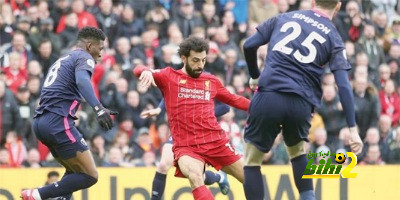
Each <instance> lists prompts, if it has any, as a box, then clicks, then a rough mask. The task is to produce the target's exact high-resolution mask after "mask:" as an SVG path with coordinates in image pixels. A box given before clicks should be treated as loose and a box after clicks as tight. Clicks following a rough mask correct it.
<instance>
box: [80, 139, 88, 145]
mask: <svg viewBox="0 0 400 200" xmlns="http://www.w3.org/2000/svg"><path fill="white" fill-rule="evenodd" d="M81 143H82V144H83V145H84V146H87V144H86V141H85V139H83V138H82V139H81Z"/></svg>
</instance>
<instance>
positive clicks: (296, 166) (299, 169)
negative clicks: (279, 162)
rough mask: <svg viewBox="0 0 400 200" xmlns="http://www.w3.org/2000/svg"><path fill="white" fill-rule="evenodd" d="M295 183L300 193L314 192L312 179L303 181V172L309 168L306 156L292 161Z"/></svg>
mask: <svg viewBox="0 0 400 200" xmlns="http://www.w3.org/2000/svg"><path fill="white" fill-rule="evenodd" d="M291 162H292V169H293V176H294V182H295V183H296V187H297V190H298V191H299V193H301V192H303V191H307V190H313V183H312V179H302V178H301V177H302V176H303V172H304V170H305V169H306V166H307V162H308V161H307V158H306V155H305V154H303V155H301V156H298V157H296V158H293V159H291Z"/></svg>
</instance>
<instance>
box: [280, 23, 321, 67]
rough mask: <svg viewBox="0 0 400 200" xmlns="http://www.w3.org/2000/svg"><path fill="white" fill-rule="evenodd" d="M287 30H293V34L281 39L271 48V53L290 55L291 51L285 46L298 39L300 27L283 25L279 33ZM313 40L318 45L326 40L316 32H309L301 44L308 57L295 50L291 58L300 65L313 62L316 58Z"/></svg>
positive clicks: (292, 24)
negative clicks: (278, 52)
mask: <svg viewBox="0 0 400 200" xmlns="http://www.w3.org/2000/svg"><path fill="white" fill-rule="evenodd" d="M289 28H292V29H293V32H291V33H290V34H289V35H287V36H286V37H285V38H283V39H282V40H281V41H279V42H278V43H276V44H275V46H274V48H272V50H273V51H280V52H282V53H284V54H287V55H290V54H291V53H292V52H293V49H292V48H290V47H287V46H286V45H287V44H288V43H289V42H291V41H292V40H294V39H296V38H297V37H299V35H300V34H301V26H300V24H298V23H297V22H287V23H285V24H284V25H283V26H282V28H281V30H280V31H281V32H286V31H288V29H289ZM314 40H317V41H318V42H319V43H321V44H322V43H324V42H325V41H326V39H325V38H324V37H322V36H321V35H320V34H318V33H317V32H314V31H313V32H311V33H310V35H308V37H307V38H306V39H305V40H304V41H303V42H302V43H301V45H303V46H304V47H306V48H307V49H308V51H309V53H308V55H302V54H301V53H300V51H299V50H296V51H295V52H294V54H293V56H294V57H295V58H296V60H297V61H299V62H301V63H306V64H307V63H311V62H314V60H315V57H316V56H317V49H316V48H315V46H314V45H313V44H312V42H313V41H314Z"/></svg>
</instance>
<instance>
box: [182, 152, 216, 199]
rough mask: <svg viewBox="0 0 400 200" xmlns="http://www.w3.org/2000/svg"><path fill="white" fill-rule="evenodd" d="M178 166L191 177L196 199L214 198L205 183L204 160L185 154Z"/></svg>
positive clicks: (184, 173)
mask: <svg viewBox="0 0 400 200" xmlns="http://www.w3.org/2000/svg"><path fill="white" fill-rule="evenodd" d="M178 167H179V171H180V172H182V174H183V175H184V176H185V177H187V178H188V179H189V182H190V186H191V187H192V189H193V191H192V193H193V197H194V199H195V200H212V199H214V197H213V195H212V193H211V191H210V190H209V189H207V187H206V186H205V185H204V178H203V172H204V167H205V165H204V162H203V161H201V160H199V159H196V158H193V157H190V156H188V155H183V156H181V157H180V158H179V159H178Z"/></svg>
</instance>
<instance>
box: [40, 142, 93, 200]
mask: <svg viewBox="0 0 400 200" xmlns="http://www.w3.org/2000/svg"><path fill="white" fill-rule="evenodd" d="M63 161H64V162H65V163H67V165H69V166H71V168H72V171H73V173H67V174H66V175H64V177H63V178H62V179H61V180H60V181H58V182H57V184H51V185H47V186H44V187H42V188H39V189H38V191H39V194H40V196H41V198H42V199H47V198H52V197H59V196H69V195H70V194H72V193H73V192H75V191H77V190H81V189H85V188H88V187H90V186H92V185H94V184H95V183H96V182H97V178H98V175H97V170H96V166H95V163H94V160H93V157H92V155H91V153H90V151H89V150H86V151H84V152H79V151H78V152H76V157H73V158H69V159H66V160H63Z"/></svg>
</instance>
